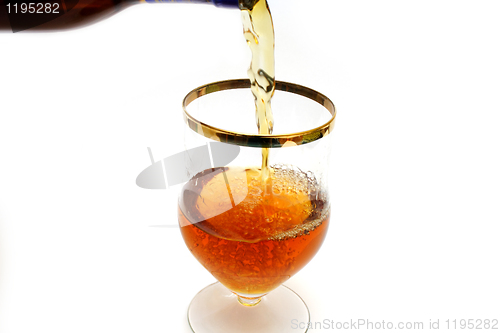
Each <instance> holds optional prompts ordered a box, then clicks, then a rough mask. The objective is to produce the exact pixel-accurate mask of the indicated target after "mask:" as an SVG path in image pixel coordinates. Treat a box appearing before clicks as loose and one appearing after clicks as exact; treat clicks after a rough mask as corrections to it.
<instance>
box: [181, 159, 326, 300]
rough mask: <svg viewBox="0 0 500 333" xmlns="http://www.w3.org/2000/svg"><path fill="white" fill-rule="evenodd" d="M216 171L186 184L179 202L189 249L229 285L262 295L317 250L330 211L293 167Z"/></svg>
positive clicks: (308, 180) (244, 293)
mask: <svg viewBox="0 0 500 333" xmlns="http://www.w3.org/2000/svg"><path fill="white" fill-rule="evenodd" d="M261 177H262V174H261V170H260V169H243V168H217V169H213V170H212V169H210V170H206V171H205V172H202V173H200V174H199V175H197V176H196V177H194V178H193V179H192V180H191V181H189V182H188V183H187V184H186V185H185V186H184V188H183V190H182V193H181V196H180V199H179V223H180V225H181V233H182V236H183V237H184V241H185V242H186V244H187V246H188V248H189V250H190V251H191V253H192V254H193V255H194V256H195V257H196V259H198V261H199V262H200V263H201V264H202V265H203V266H204V267H205V268H206V269H207V270H208V271H209V272H210V273H212V274H213V276H214V277H215V278H217V280H219V281H220V282H221V283H222V284H223V285H225V286H226V287H227V288H229V289H230V290H232V291H233V292H236V293H237V294H238V295H240V296H243V297H250V298H251V297H260V296H262V295H264V294H266V293H268V292H269V291H271V290H273V289H275V288H276V287H278V286H279V285H281V284H282V283H283V282H284V281H286V280H287V279H288V278H290V277H291V276H292V275H294V274H295V273H297V272H298V271H299V270H300V269H301V268H302V267H304V266H305V265H306V264H307V263H308V262H309V261H310V260H311V258H312V257H313V256H314V255H315V254H316V252H317V251H318V249H319V248H320V246H321V244H322V243H323V240H324V238H325V235H326V231H327V228H328V221H329V216H330V213H329V212H330V209H329V206H328V205H327V204H326V202H327V200H326V198H325V197H324V195H323V192H322V191H321V190H320V188H319V186H318V184H317V183H316V180H315V179H311V178H310V177H308V176H307V175H306V174H305V173H303V172H301V171H300V170H298V169H293V168H289V167H285V166H280V167H269V178H270V179H271V180H272V190H271V192H270V193H266V191H265V189H264V188H263V183H262V180H261Z"/></svg>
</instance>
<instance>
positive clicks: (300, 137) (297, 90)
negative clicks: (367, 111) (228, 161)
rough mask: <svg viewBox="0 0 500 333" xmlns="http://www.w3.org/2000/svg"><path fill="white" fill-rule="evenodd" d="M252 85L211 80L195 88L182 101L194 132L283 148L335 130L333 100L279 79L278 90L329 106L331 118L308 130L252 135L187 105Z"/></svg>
mask: <svg viewBox="0 0 500 333" xmlns="http://www.w3.org/2000/svg"><path fill="white" fill-rule="evenodd" d="M250 87H251V83H250V80H248V79H237V80H226V81H219V82H214V83H209V84H206V85H203V86H201V87H198V88H196V89H194V90H192V91H191V92H189V93H188V94H187V95H186V97H185V98H184V101H183V103H182V105H183V109H184V121H185V122H186V124H187V125H188V127H189V128H191V129H192V130H193V131H195V132H196V133H198V134H200V135H203V136H205V137H207V138H209V139H211V140H214V141H218V142H224V143H229V144H234V145H238V146H247V147H261V148H282V147H289V146H298V145H304V144H308V143H311V142H314V141H317V140H319V139H321V138H323V137H325V136H327V135H329V134H330V133H331V132H332V130H333V127H334V125H335V117H336V114H337V111H336V110H335V106H334V104H333V102H332V101H331V100H330V99H329V98H328V97H326V96H325V95H323V94H322V93H319V92H317V91H315V90H313V89H310V88H307V87H304V86H301V85H298V84H294V83H288V82H282V81H276V87H275V89H276V90H281V91H285V92H289V93H293V94H296V95H300V96H303V97H306V98H309V99H310V100H313V101H314V102H316V103H318V104H320V105H321V106H323V107H324V108H326V109H327V110H328V112H329V113H330V115H331V117H330V118H329V119H328V120H327V121H326V122H324V123H323V124H322V125H320V126H318V127H315V128H313V129H310V130H307V131H301V132H296V133H287V134H277V135H274V134H248V133H239V132H233V131H229V130H225V129H220V128H217V127H214V126H211V125H209V124H206V123H204V122H202V121H200V120H198V119H196V118H195V117H193V116H192V115H190V114H189V113H188V111H187V106H188V105H189V104H190V103H191V102H193V101H194V100H196V99H198V98H200V97H202V96H205V95H208V94H212V93H215V92H219V91H224V90H231V89H249V88H250Z"/></svg>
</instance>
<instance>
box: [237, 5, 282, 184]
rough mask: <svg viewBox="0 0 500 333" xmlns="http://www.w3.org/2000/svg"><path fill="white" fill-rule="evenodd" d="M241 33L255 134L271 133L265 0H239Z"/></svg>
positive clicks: (270, 45)
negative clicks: (246, 50) (247, 61)
mask: <svg viewBox="0 0 500 333" xmlns="http://www.w3.org/2000/svg"><path fill="white" fill-rule="evenodd" d="M240 7H241V8H242V12H241V13H242V20H243V33H244V36H245V39H246V41H247V43H248V46H249V47H250V50H251V51H252V62H251V64H250V68H249V69H248V77H249V79H250V82H251V84H252V93H253V96H254V98H255V118H256V120H257V127H258V130H259V134H272V133H273V126H274V118H273V112H272V109H271V98H272V97H273V95H274V89H275V68H274V26H273V19H272V16H271V12H270V10H269V6H268V4H267V1H266V0H242V1H240ZM268 165H269V148H262V181H263V182H266V180H267V178H268V176H269V171H268Z"/></svg>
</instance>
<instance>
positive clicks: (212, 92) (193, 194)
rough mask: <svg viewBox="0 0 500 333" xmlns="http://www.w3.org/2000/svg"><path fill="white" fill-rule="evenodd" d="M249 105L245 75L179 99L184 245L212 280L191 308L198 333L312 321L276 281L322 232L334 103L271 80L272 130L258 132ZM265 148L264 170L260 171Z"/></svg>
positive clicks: (284, 327)
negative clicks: (273, 89)
mask: <svg viewBox="0 0 500 333" xmlns="http://www.w3.org/2000/svg"><path fill="white" fill-rule="evenodd" d="M254 110H255V107H254V100H253V96H252V94H251V91H250V82H249V80H230V81H222V82H217V83H212V84H208V85H205V86H202V87H200V88H197V89H195V90H193V91H191V92H190V93H189V94H188V95H187V96H186V98H185V99H184V119H185V122H186V133H185V140H184V143H185V147H186V152H185V153H184V154H183V155H182V156H183V157H182V159H183V161H181V162H180V163H179V165H183V170H182V172H183V173H184V174H183V176H184V177H186V178H188V179H190V180H189V181H188V182H187V183H186V184H185V185H184V186H183V188H182V190H181V193H180V196H179V210H178V213H179V224H180V226H181V233H182V236H183V238H184V241H185V243H186V245H187V247H188V249H189V250H190V251H191V253H192V254H193V255H194V256H195V257H196V259H198V261H199V262H200V263H201V264H202V265H203V266H204V267H205V268H206V269H207V270H208V271H209V272H210V273H211V274H212V275H213V276H214V277H215V278H216V279H217V280H218V281H219V282H216V283H214V284H212V285H210V286H208V287H206V288H205V289H203V290H202V291H200V292H199V293H198V294H197V295H196V296H195V298H194V299H193V300H192V302H191V304H190V306H189V310H188V320H189V324H190V326H191V328H192V330H193V331H194V332H196V333H208V332H216V333H225V332H231V333H234V332H240V333H244V332H252V333H255V332H265V333H269V332H273V333H274V332H300V330H298V329H296V328H295V329H294V327H293V326H292V323H293V321H294V320H295V321H297V322H308V321H309V318H310V317H309V310H308V309H307V306H306V305H305V303H304V302H303V301H302V299H301V298H300V297H299V296H298V295H297V294H295V293H294V292H293V291H292V290H291V289H289V288H287V287H285V286H283V285H282V284H283V283H284V282H285V281H286V280H288V279H289V278H290V277H291V276H293V275H294V274H295V273H297V272H298V271H299V270H300V269H302V268H303V267H304V266H305V265H306V264H307V263H308V262H309V261H310V260H311V259H312V257H314V255H315V254H316V252H317V251H318V250H319V248H320V247H321V244H322V243H323V240H324V239H325V235H326V231H327V229H328V224H329V219H330V199H329V195H328V190H329V187H328V173H329V159H330V151H331V143H332V142H331V137H332V136H331V135H329V134H330V133H331V131H332V129H333V125H334V121H335V115H336V112H335V107H334V105H333V103H332V102H331V101H330V100H329V99H328V98H327V97H326V96H324V95H322V94H320V93H318V92H316V91H314V90H312V89H309V88H306V87H303V86H299V85H296V84H291V83H285V82H279V81H278V82H276V93H275V96H274V97H273V113H274V119H275V126H274V132H273V134H272V135H259V134H258V132H257V126H256V123H255V112H254ZM265 149H269V156H270V158H269V161H270V164H269V169H268V170H269V173H264V172H262V168H264V167H265V166H263V165H262V153H263V150H265ZM167 173H168V171H167ZM266 174H268V175H269V176H267V177H266V176H265V175H266ZM305 330H307V329H305Z"/></svg>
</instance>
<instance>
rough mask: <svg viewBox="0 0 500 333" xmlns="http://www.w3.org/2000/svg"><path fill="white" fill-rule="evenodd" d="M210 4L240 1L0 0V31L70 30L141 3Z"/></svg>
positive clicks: (232, 5) (216, 4) (225, 5)
mask: <svg viewBox="0 0 500 333" xmlns="http://www.w3.org/2000/svg"><path fill="white" fill-rule="evenodd" d="M161 2H186V3H209V4H213V5H215V6H218V7H229V8H231V7H232V8H239V0H156V1H155V0H52V1H50V0H44V1H34V0H0V32H8V31H12V32H19V31H26V30H27V31H35V30H36V31H48V30H69V29H74V28H80V27H84V26H86V25H89V24H93V23H95V22H98V21H101V20H104V19H106V18H108V17H110V16H111V15H114V14H115V13H117V12H119V11H121V10H123V9H125V8H128V7H130V6H132V5H135V4H140V3H161Z"/></svg>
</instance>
